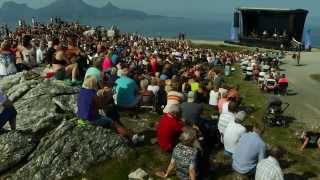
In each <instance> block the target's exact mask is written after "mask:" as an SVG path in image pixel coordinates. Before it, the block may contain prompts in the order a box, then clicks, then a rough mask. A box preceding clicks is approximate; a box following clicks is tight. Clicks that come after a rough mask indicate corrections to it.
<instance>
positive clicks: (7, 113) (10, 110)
mask: <svg viewBox="0 0 320 180" xmlns="http://www.w3.org/2000/svg"><path fill="white" fill-rule="evenodd" d="M16 116H17V111H16V109H15V108H14V107H13V106H10V107H6V108H4V110H3V111H2V113H1V114H0V129H1V128H2V127H3V126H4V125H5V124H6V123H7V122H8V121H11V120H13V119H14V118H15V117H16Z"/></svg>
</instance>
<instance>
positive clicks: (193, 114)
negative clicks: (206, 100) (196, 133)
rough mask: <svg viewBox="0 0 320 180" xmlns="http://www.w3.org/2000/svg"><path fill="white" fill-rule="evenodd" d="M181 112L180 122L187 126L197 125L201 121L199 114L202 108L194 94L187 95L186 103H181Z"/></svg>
mask: <svg viewBox="0 0 320 180" xmlns="http://www.w3.org/2000/svg"><path fill="white" fill-rule="evenodd" d="M180 108H181V112H182V120H183V121H184V122H185V123H186V124H189V125H191V126H192V125H198V124H199V122H198V121H200V119H201V117H200V116H201V113H202V111H203V106H202V104H200V103H197V101H196V94H195V93H194V92H192V91H190V92H189V93H188V100H187V102H183V103H182V104H181V105H180Z"/></svg>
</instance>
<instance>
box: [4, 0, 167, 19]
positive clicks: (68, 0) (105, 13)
mask: <svg viewBox="0 0 320 180" xmlns="http://www.w3.org/2000/svg"><path fill="white" fill-rule="evenodd" d="M56 16H58V17H61V18H63V19H66V20H79V21H83V22H90V21H104V20H107V19H109V20H110V19H115V18H116V19H119V18H120V19H124V20H141V19H145V18H160V17H162V16H155V15H149V14H147V13H145V12H142V11H137V10H130V9H121V8H119V7H117V6H115V5H113V4H112V3H111V2H109V3H107V4H106V5H105V6H103V7H101V8H98V7H94V6H91V5H89V4H87V3H85V2H84V1H83V0H56V1H55V2H53V3H51V4H49V5H48V6H46V7H43V8H39V9H33V8H30V7H28V6H27V5H26V4H18V3H15V2H11V1H10V2H5V3H3V5H2V7H1V8H0V21H1V22H5V23H9V24H12V23H16V22H17V21H18V20H19V19H25V20H29V19H31V18H32V17H37V18H38V19H40V20H41V21H45V20H48V19H49V18H50V17H56ZM29 21H30V20H29Z"/></svg>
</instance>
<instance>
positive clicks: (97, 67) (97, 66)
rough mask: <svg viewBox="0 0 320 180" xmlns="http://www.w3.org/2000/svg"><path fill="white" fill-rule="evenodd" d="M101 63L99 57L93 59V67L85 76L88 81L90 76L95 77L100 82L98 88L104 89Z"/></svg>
mask: <svg viewBox="0 0 320 180" xmlns="http://www.w3.org/2000/svg"><path fill="white" fill-rule="evenodd" d="M101 63H102V60H101V58H99V57H95V58H93V64H92V67H90V68H89V69H88V70H87V71H86V74H85V76H84V79H86V78H87V77H88V76H95V77H96V79H97V81H98V88H102V87H103V77H102V74H101Z"/></svg>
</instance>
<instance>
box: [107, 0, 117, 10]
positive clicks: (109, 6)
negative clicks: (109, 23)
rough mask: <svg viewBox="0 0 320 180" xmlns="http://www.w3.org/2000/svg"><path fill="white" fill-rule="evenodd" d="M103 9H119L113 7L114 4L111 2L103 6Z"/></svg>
mask: <svg viewBox="0 0 320 180" xmlns="http://www.w3.org/2000/svg"><path fill="white" fill-rule="evenodd" d="M104 8H108V9H109V8H110V9H119V8H118V7H117V6H115V5H114V4H112V2H110V1H109V2H108V3H107V4H106V5H105V6H104Z"/></svg>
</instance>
